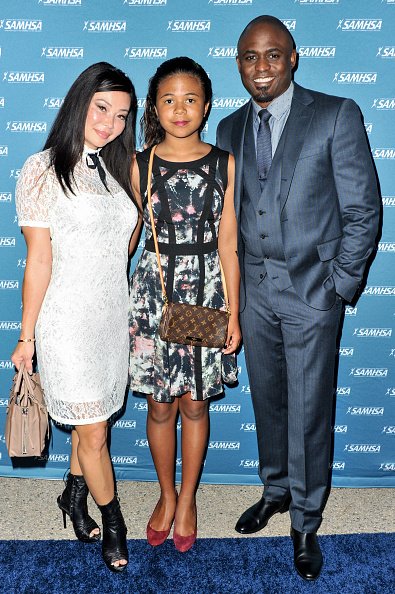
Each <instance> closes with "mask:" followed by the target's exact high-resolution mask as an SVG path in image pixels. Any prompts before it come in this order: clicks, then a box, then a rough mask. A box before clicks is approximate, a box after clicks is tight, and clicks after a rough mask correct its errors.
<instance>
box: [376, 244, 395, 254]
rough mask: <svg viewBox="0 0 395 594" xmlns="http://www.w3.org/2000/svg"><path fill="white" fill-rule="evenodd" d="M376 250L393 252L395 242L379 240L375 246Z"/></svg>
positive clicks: (394, 250)
mask: <svg viewBox="0 0 395 594" xmlns="http://www.w3.org/2000/svg"><path fill="white" fill-rule="evenodd" d="M377 251H378V252H391V253H393V252H395V242H393V241H380V243H379V245H378V246H377Z"/></svg>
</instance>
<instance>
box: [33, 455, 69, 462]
mask: <svg viewBox="0 0 395 594" xmlns="http://www.w3.org/2000/svg"><path fill="white" fill-rule="evenodd" d="M37 458H38V460H46V461H47V462H68V461H69V455H68V454H49V455H48V454H47V455H46V456H37Z"/></svg>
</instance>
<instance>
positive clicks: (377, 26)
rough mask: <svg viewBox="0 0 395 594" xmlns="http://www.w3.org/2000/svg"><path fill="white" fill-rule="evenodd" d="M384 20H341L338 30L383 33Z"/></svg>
mask: <svg viewBox="0 0 395 594" xmlns="http://www.w3.org/2000/svg"><path fill="white" fill-rule="evenodd" d="M382 25H383V20H382V19H340V20H339V22H338V24H337V29H340V30H341V31H381V27H382Z"/></svg>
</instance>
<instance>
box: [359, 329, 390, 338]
mask: <svg viewBox="0 0 395 594" xmlns="http://www.w3.org/2000/svg"><path fill="white" fill-rule="evenodd" d="M353 336H357V337H358V338H391V336H392V328H354V333H353Z"/></svg>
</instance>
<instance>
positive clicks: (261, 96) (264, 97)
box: [254, 87, 274, 103]
mask: <svg viewBox="0 0 395 594" xmlns="http://www.w3.org/2000/svg"><path fill="white" fill-rule="evenodd" d="M273 99H274V95H269V94H268V93H267V90H266V88H265V87H262V88H261V89H259V91H257V92H256V93H255V95H254V101H256V102H257V103H270V102H271V101H273Z"/></svg>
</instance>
